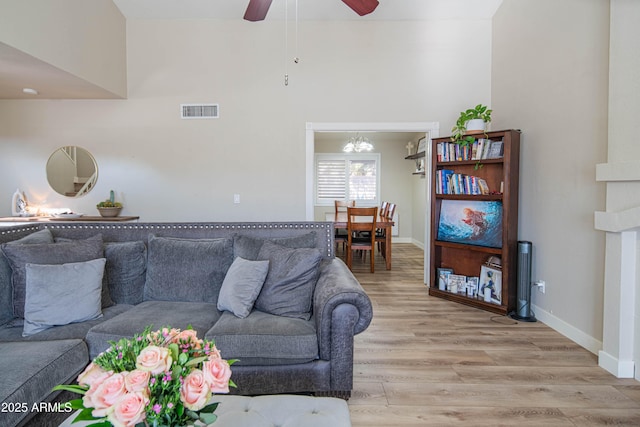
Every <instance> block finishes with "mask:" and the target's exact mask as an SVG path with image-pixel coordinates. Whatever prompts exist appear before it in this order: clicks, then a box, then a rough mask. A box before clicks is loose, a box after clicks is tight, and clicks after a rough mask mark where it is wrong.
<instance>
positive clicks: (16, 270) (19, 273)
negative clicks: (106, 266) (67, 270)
mask: <svg viewBox="0 0 640 427" xmlns="http://www.w3.org/2000/svg"><path fill="white" fill-rule="evenodd" d="M2 251H3V252H4V254H5V255H6V257H7V259H8V260H9V264H10V265H11V270H12V271H13V274H12V276H11V278H12V285H13V313H14V315H15V316H16V317H24V301H25V289H26V268H25V266H26V264H27V263H30V264H49V265H51V264H65V263H70V262H83V261H90V260H92V259H98V258H103V257H104V251H103V249H102V236H101V235H99V234H98V235H96V236H94V237H91V238H89V239H85V240H74V241H71V242H62V243H54V244H43V243H34V244H30V245H4V246H3V247H2ZM107 295H108V294H107ZM109 299H110V298H109ZM105 304H106V302H105ZM107 305H110V304H107Z"/></svg>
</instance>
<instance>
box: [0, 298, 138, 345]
mask: <svg viewBox="0 0 640 427" xmlns="http://www.w3.org/2000/svg"><path fill="white" fill-rule="evenodd" d="M133 307H134V306H132V305H128V304H116V305H112V306H111V307H106V308H103V309H102V317H99V318H97V319H94V320H87V321H86V322H78V323H69V324H68V325H62V326H55V327H53V328H49V329H46V330H44V331H42V332H39V333H37V334H35V335H30V336H28V337H23V336H22V332H23V329H24V319H19V318H15V319H13V320H12V321H11V322H8V323H7V324H5V325H3V326H0V342H5V341H52V340H67V339H84V337H86V336H87V332H88V331H89V329H91V328H92V327H94V326H95V325H97V324H99V323H102V322H104V321H106V320H109V319H111V318H113V317H115V316H117V315H119V314H122V313H124V312H125V311H127V310H130V309H131V308H133Z"/></svg>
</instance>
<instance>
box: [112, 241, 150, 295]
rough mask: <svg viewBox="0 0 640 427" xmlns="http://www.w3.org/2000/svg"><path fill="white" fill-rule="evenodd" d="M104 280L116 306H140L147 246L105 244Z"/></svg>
mask: <svg viewBox="0 0 640 427" xmlns="http://www.w3.org/2000/svg"><path fill="white" fill-rule="evenodd" d="M104 257H105V258H106V259H107V264H106V266H105V278H106V280H104V282H103V283H106V284H107V286H108V288H109V294H110V295H111V299H112V300H113V301H114V302H115V303H117V304H133V305H135V304H140V303H141V302H142V300H143V294H144V281H145V277H146V272H147V246H146V245H145V244H144V242H143V241H135V242H105V244H104Z"/></svg>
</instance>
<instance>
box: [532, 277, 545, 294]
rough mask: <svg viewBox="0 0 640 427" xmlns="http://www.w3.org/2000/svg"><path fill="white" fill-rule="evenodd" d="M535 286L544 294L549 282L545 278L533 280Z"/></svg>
mask: <svg viewBox="0 0 640 427" xmlns="http://www.w3.org/2000/svg"><path fill="white" fill-rule="evenodd" d="M533 286H536V287H537V288H538V290H539V291H540V292H542V293H543V294H544V293H545V291H546V287H547V284H546V282H545V281H544V280H536V281H535V282H533Z"/></svg>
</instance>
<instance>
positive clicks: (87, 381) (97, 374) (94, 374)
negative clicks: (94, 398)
mask: <svg viewBox="0 0 640 427" xmlns="http://www.w3.org/2000/svg"><path fill="white" fill-rule="evenodd" d="M112 373H113V372H112ZM109 375H110V373H108V372H106V371H105V370H104V369H102V367H101V366H100V365H96V364H95V363H93V362H91V363H89V366H87V367H86V368H85V370H84V372H82V373H81V374H80V375H78V384H80V385H83V386H84V385H88V386H90V385H91V384H93V382H94V381H96V380H100V379H102V380H104V379H105V378H106V377H108V376H109Z"/></svg>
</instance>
